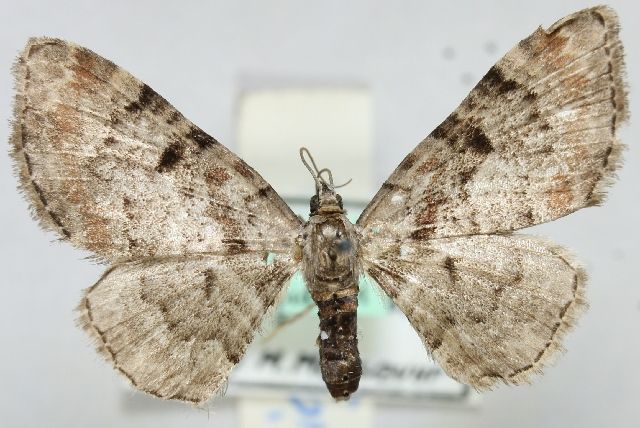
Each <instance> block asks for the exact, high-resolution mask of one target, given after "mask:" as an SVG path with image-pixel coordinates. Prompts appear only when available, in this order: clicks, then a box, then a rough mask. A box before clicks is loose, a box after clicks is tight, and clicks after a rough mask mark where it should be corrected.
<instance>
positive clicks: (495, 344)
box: [358, 7, 628, 388]
mask: <svg viewBox="0 0 640 428" xmlns="http://www.w3.org/2000/svg"><path fill="white" fill-rule="evenodd" d="M623 79H624V63H623V52H622V45H621V42H620V40H619V39H618V21H617V18H616V15H615V13H614V12H613V11H612V10H611V9H609V8H607V7H595V8H592V9H585V10H583V11H580V12H577V13H575V14H573V15H570V16H568V17H566V18H564V19H562V20H560V21H558V22H557V23H556V24H554V25H553V26H551V28H549V29H547V30H543V29H542V28H540V29H538V30H537V31H536V32H534V33H533V34H532V35H531V36H529V37H528V38H526V39H524V40H523V41H522V42H520V43H519V44H518V46H516V47H515V48H513V49H512V50H511V51H509V52H508V53H507V54H506V55H505V56H504V57H503V58H502V59H501V60H500V61H498V63H497V64H496V65H495V66H493V67H492V68H491V70H489V72H488V73H487V74H486V75H485V76H484V78H483V79H482V80H481V81H480V82H479V83H478V84H477V85H476V87H475V88H474V89H473V90H472V91H471V93H470V94H469V96H468V97H467V98H466V99H465V100H464V101H463V102H462V104H461V105H460V106H459V107H458V109H457V110H456V111H455V112H453V113H452V114H451V115H450V116H449V117H448V118H447V119H446V120H445V121H444V122H443V123H442V124H441V125H440V126H438V127H437V128H436V129H435V130H434V131H433V132H432V133H431V134H430V135H429V136H428V137H427V138H426V139H425V140H424V141H423V142H422V143H420V144H419V145H418V146H417V147H416V148H415V150H414V151H413V152H411V153H410V154H409V155H408V156H407V157H406V158H405V159H404V161H403V162H402V163H401V164H400V165H399V166H398V168H397V169H396V170H395V171H394V172H393V174H392V175H391V176H390V177H389V179H388V180H387V181H386V182H385V183H384V185H383V186H382V188H381V189H380V191H379V192H378V194H377V195H376V196H375V197H374V199H373V200H372V201H371V203H370V204H369V205H368V206H367V208H366V209H365V210H364V212H363V213H362V215H361V216H360V218H359V219H358V225H359V226H361V230H362V242H361V248H362V250H361V257H362V264H363V267H364V269H365V271H366V272H367V273H368V274H369V275H370V276H372V277H373V278H374V279H376V281H377V282H378V284H379V285H380V286H381V287H382V288H383V289H384V291H385V292H386V293H387V294H388V295H389V296H391V298H392V299H393V300H394V301H395V302H396V304H397V305H398V306H399V307H400V309H402V310H403V311H404V312H405V314H406V315H407V317H408V318H409V320H410V321H411V323H412V325H413V326H414V328H415V329H416V331H417V332H418V334H419V335H420V337H421V338H422V340H423V341H424V343H425V345H426V347H427V348H428V349H429V350H430V352H431V354H432V355H433V357H434V358H435V360H436V361H437V362H439V363H440V365H441V366H442V368H443V369H444V370H445V371H446V372H447V373H448V374H449V375H451V376H452V377H454V378H456V379H458V380H460V381H462V382H465V383H468V384H470V385H472V386H474V387H477V388H488V387H490V386H491V385H493V384H494V383H495V382H498V381H503V382H506V383H522V382H525V381H528V379H529V377H530V374H531V373H534V372H539V371H540V370H541V369H542V367H543V366H544V365H545V364H547V363H548V362H549V361H551V360H552V359H553V356H554V353H555V351H557V350H558V349H561V345H560V340H561V338H562V335H563V334H564V332H565V331H566V330H567V329H568V328H569V327H570V326H571V325H572V324H573V321H574V320H575V319H576V317H577V316H578V314H579V312H580V308H582V307H583V306H584V299H583V297H582V294H583V291H582V289H583V285H584V279H585V275H584V273H583V271H582V270H581V269H580V268H579V267H578V266H577V265H576V264H575V263H574V262H572V261H571V259H570V258H568V257H567V256H566V251H565V250H563V249H561V248H559V247H557V246H553V245H549V244H546V243H544V242H541V241H539V240H536V239H534V238H529V237H525V236H518V235H509V233H510V232H511V231H513V230H517V229H520V228H524V227H527V226H532V225H535V224H539V223H543V222H547V221H550V220H554V219H556V218H559V217H562V216H564V215H567V214H570V213H571V212H573V211H576V210H578V209H580V208H583V207H586V206H591V205H594V204H597V203H599V202H601V201H602V199H603V197H604V192H605V191H606V188H607V186H608V185H609V184H610V183H611V182H612V180H613V176H614V172H615V169H616V168H617V167H618V165H619V163H620V152H621V145H620V143H619V142H618V140H617V138H616V130H617V128H618V127H619V125H620V124H621V123H623V122H624V121H625V119H626V118H627V116H628V113H627V101H626V92H625V85H624V81H623ZM498 234H499V235H498Z"/></svg>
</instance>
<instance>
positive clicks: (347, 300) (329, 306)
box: [316, 284, 362, 400]
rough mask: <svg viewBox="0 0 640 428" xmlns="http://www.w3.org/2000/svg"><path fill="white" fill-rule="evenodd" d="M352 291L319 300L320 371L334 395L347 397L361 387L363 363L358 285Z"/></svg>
mask: <svg viewBox="0 0 640 428" xmlns="http://www.w3.org/2000/svg"><path fill="white" fill-rule="evenodd" d="M351 290H354V293H353V294H350V295H347V296H338V295H337V294H333V296H331V297H330V298H329V299H327V300H316V304H317V305H318V309H319V311H318V316H319V317H320V336H319V338H318V343H319V346H320V371H321V372H322V379H323V380H324V382H325V383H326V384H327V388H328V389H329V392H330V393H331V396H333V398H335V399H337V400H347V399H349V396H350V395H351V394H352V393H354V392H355V391H356V390H357V389H358V384H359V383H360V376H361V375H362V364H361V362H360V354H359V353H358V334H357V333H358V328H357V316H356V312H357V309H358V286H357V284H354V287H350V290H349V291H351Z"/></svg>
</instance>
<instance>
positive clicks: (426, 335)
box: [365, 235, 586, 389]
mask: <svg viewBox="0 0 640 428" xmlns="http://www.w3.org/2000/svg"><path fill="white" fill-rule="evenodd" d="M366 251H369V252H368V253H365V258H366V259H367V260H368V262H367V264H366V266H365V269H366V271H367V273H368V274H369V275H370V276H371V277H373V278H374V279H375V280H376V281H377V283H378V284H380V286H381V287H382V288H383V289H384V290H385V291H386V293H387V294H388V295H389V296H391V298H392V299H393V300H394V302H395V303H396V305H397V306H398V307H399V308H400V309H401V310H402V311H403V312H404V313H405V314H406V316H407V318H408V319H409V321H410V322H411V325H413V327H414V328H415V330H416V331H417V332H418V335H419V336H420V338H421V339H422V341H423V342H424V344H425V346H426V348H427V349H428V350H429V351H430V353H431V355H432V356H433V358H434V359H435V360H436V361H437V362H438V363H439V364H440V366H441V367H442V368H443V369H444V371H445V372H446V373H447V374H448V375H449V376H451V377H453V378H454V379H456V380H458V381H460V382H463V383H466V384H469V385H472V386H473V387H475V388H477V389H486V388H489V387H491V386H492V385H493V384H494V383H496V382H498V381H502V382H505V383H510V384H520V383H523V382H528V381H529V377H530V375H531V374H532V373H536V372H541V370H542V368H543V367H544V366H545V365H547V364H548V363H550V362H551V361H552V360H553V357H554V356H555V355H556V354H557V353H558V350H560V349H561V344H560V341H561V340H562V337H563V336H564V334H565V333H566V332H567V330H568V329H569V328H570V327H571V326H572V324H573V323H574V321H575V319H576V318H577V317H578V315H579V314H580V312H581V311H582V310H583V309H584V308H585V305H586V304H585V300H584V283H585V273H584V271H583V270H582V269H581V268H580V267H578V266H577V265H576V264H575V263H574V262H573V261H572V260H571V258H570V257H569V256H568V255H567V253H566V251H565V250H564V249H562V248H560V247H557V246H553V245H550V244H548V243H545V242H544V241H541V240H539V239H535V238H532V237H527V236H523V235H510V236H502V235H475V236H469V237H459V238H443V239H436V240H432V241H426V242H425V241H422V242H421V241H409V242H407V243H396V244H392V245H385V248H374V249H371V248H370V249H368V250H366Z"/></svg>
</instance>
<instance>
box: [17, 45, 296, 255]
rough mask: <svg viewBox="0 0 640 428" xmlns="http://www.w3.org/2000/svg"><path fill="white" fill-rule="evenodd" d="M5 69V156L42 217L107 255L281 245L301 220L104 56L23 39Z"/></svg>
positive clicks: (274, 247) (248, 172)
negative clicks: (10, 69)
mask: <svg viewBox="0 0 640 428" xmlns="http://www.w3.org/2000/svg"><path fill="white" fill-rule="evenodd" d="M15 75H16V87H17V96H16V101H15V119H14V122H13V136H12V138H11V142H12V143H13V158H14V160H15V162H16V166H17V170H18V174H19V176H20V185H21V188H22V190H23V192H24V194H25V195H26V196H27V199H28V200H29V202H30V203H31V207H32V208H33V211H34V213H35V217H37V218H38V220H39V221H40V224H41V225H42V226H43V227H44V228H46V229H49V230H53V231H56V232H57V233H58V234H59V235H60V236H61V237H62V238H63V239H67V240H69V241H71V242H72V243H73V244H74V245H76V246H77V247H80V248H84V249H87V250H90V251H92V252H94V253H95V254H97V255H98V256H99V257H100V258H102V259H105V260H109V261H117V260H124V259H130V258H135V257H161V256H170V255H178V254H190V253H202V252H212V253H218V254H236V253H241V252H248V251H273V252H282V251H290V249H291V247H292V244H291V242H292V239H293V238H294V237H295V235H297V233H298V229H299V226H300V220H299V219H298V218H297V217H296V216H295V215H294V214H293V212H292V211H291V210H290V209H289V207H288V206H287V205H286V204H285V203H284V202H283V201H282V199H280V197H279V196H278V195H277V194H276V193H275V191H274V190H273V189H272V188H271V186H269V184H268V183H267V182H265V180H263V179H262V177H260V175H258V173H256V172H255V171H254V170H253V169H252V168H251V167H249V166H248V165H247V164H246V163H244V162H243V161H242V160H241V159H239V158H238V157H236V156H235V155H234V154H232V153H231V152H230V151H229V150H227V149H226V148H225V147H224V146H222V145H220V144H219V143H218V142H217V141H216V140H215V139H213V138H212V137H210V136H209V135H207V134H206V133H205V132H204V131H202V130H201V129H200V128H198V127H197V126H195V125H193V124H192V123H191V122H189V121H188V120H187V119H185V118H184V117H183V116H182V115H181V114H180V113H179V112H178V111H177V110H176V109H175V108H174V107H172V106H171V105H170V104H169V103H168V102H167V101H166V100H165V99H164V98H162V97H161V96H159V95H158V94H157V93H156V92H154V91H153V90H152V89H151V88H149V86H147V85H145V84H143V83H142V82H140V81H139V80H137V79H136V78H134V77H133V76H131V75H130V74H129V73H127V72H126V71H124V70H122V69H121V68H119V67H117V66H116V65H115V64H113V63H112V62H110V61H108V60H106V59H104V58H102V57H100V56H98V55H97V54H95V53H93V52H91V51H90V50H88V49H85V48H82V47H79V46H76V45H74V44H71V43H67V42H64V41H62V40H56V39H48V38H39V39H31V40H30V41H29V43H28V44H27V46H26V48H25V50H24V52H23V53H22V55H21V56H20V57H19V58H18V60H17V63H16V65H15Z"/></svg>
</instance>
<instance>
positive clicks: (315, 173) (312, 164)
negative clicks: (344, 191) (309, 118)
mask: <svg viewBox="0 0 640 428" xmlns="http://www.w3.org/2000/svg"><path fill="white" fill-rule="evenodd" d="M306 158H309V161H307V159H306ZM300 159H301V160H302V163H303V164H304V166H306V167H307V169H308V170H309V172H310V173H311V176H312V177H313V180H314V181H315V182H316V194H320V190H321V189H322V185H323V184H324V185H325V186H327V187H328V188H330V189H331V190H332V191H333V190H335V189H338V188H340V187H344V186H346V185H347V184H349V183H351V179H349V180H347V182H346V183H343V184H340V185H338V186H336V185H335V184H334V183H333V174H332V173H331V170H330V169H329V168H322V169H318V165H316V161H315V160H314V159H313V156H311V152H309V149H307V148H306V147H301V148H300ZM322 174H326V175H327V177H328V178H329V181H327V180H325V178H324V177H323V176H322Z"/></svg>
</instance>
